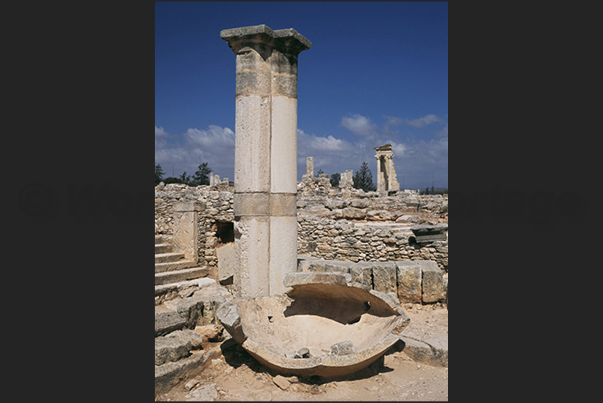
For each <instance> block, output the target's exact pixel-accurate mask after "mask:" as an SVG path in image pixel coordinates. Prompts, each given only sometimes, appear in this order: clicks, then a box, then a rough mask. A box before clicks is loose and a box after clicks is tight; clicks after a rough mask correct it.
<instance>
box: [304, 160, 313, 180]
mask: <svg viewBox="0 0 603 403" xmlns="http://www.w3.org/2000/svg"><path fill="white" fill-rule="evenodd" d="M306 175H310V176H314V157H306Z"/></svg>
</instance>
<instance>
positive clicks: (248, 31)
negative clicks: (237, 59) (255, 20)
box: [220, 24, 312, 55]
mask: <svg viewBox="0 0 603 403" xmlns="http://www.w3.org/2000/svg"><path fill="white" fill-rule="evenodd" d="M220 38H222V39H224V40H225V41H226V42H227V43H228V46H229V47H230V49H232V51H233V52H234V53H235V54H237V53H238V52H239V50H240V49H241V48H243V47H246V46H250V47H253V46H254V45H257V44H260V45H264V46H269V47H270V48H272V49H276V50H278V51H279V52H281V53H287V54H294V55H297V54H299V53H300V52H302V51H304V50H307V49H310V47H311V46H312V42H310V41H309V40H308V39H306V38H305V37H304V36H302V35H301V34H299V33H298V32H297V31H296V30H294V29H293V28H288V29H279V30H276V31H273V30H272V29H270V28H269V27H267V26H266V25H264V24H262V25H254V26H249V27H241V28H231V29H225V30H222V31H221V32H220Z"/></svg>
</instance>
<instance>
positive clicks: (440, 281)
mask: <svg viewBox="0 0 603 403" xmlns="http://www.w3.org/2000/svg"><path fill="white" fill-rule="evenodd" d="M420 262H421V263H420V264H421V271H422V276H423V282H422V299H423V303H431V302H437V301H443V300H445V299H446V292H445V290H444V277H443V275H444V273H443V272H442V270H440V268H439V267H438V264H437V263H436V262H434V261H432V260H423V261H420Z"/></svg>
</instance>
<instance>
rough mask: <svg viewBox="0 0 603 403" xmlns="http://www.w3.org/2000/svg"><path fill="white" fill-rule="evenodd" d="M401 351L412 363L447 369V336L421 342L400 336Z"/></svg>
mask: <svg viewBox="0 0 603 403" xmlns="http://www.w3.org/2000/svg"><path fill="white" fill-rule="evenodd" d="M400 339H401V340H402V342H403V343H404V346H403V349H402V351H403V352H404V353H405V354H406V355H408V356H409V357H410V358H412V359H413V360H414V361H417V362H423V363H426V364H429V365H433V366H440V367H448V336H437V337H433V338H429V339H427V340H423V339H420V338H416V337H412V336H401V337H400Z"/></svg>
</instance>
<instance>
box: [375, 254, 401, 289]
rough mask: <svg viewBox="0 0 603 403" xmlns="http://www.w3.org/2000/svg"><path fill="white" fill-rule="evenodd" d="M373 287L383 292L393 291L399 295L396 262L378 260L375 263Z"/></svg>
mask: <svg viewBox="0 0 603 403" xmlns="http://www.w3.org/2000/svg"><path fill="white" fill-rule="evenodd" d="M372 270H373V289H374V290H375V291H381V292H393V293H394V294H396V295H397V293H398V285H397V283H396V277H397V276H396V265H395V264H394V262H376V263H374V264H373V268H372Z"/></svg>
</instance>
